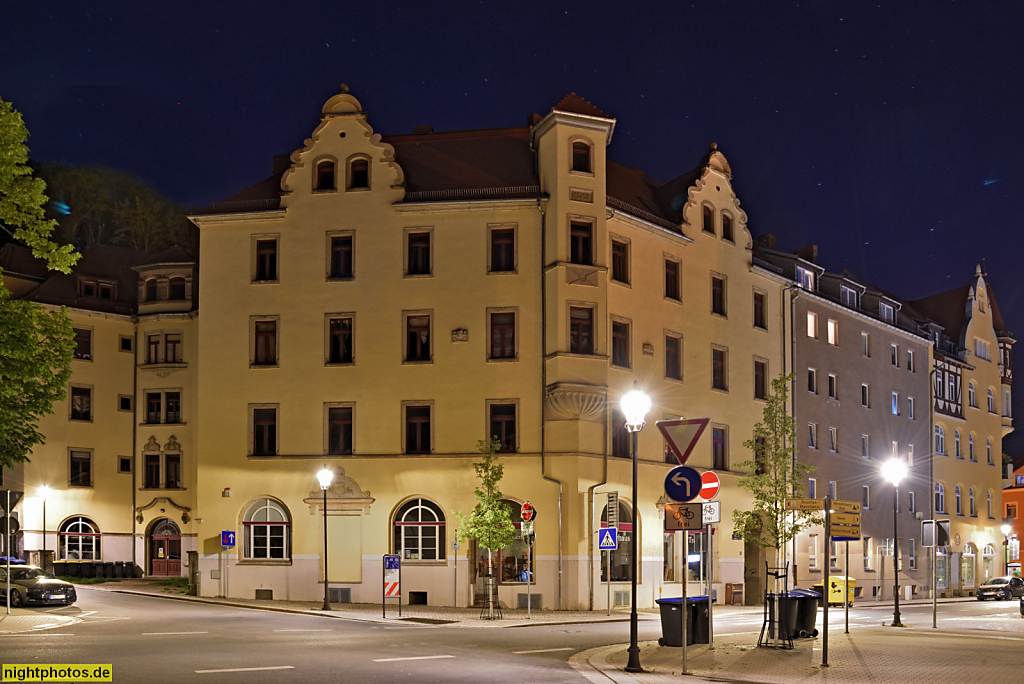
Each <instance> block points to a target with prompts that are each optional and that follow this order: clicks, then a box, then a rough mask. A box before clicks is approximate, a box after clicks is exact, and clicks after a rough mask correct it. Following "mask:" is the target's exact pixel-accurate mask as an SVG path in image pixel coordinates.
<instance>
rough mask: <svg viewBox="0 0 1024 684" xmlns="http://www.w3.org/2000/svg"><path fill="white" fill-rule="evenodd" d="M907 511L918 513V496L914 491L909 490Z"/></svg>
mask: <svg viewBox="0 0 1024 684" xmlns="http://www.w3.org/2000/svg"><path fill="white" fill-rule="evenodd" d="M907 511H909V512H910V513H917V496H916V495H915V494H914V492H907Z"/></svg>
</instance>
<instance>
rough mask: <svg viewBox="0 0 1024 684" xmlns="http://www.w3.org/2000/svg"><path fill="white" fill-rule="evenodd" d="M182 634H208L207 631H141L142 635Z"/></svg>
mask: <svg viewBox="0 0 1024 684" xmlns="http://www.w3.org/2000/svg"><path fill="white" fill-rule="evenodd" d="M184 634H209V632H143V633H142V636H180V635H184Z"/></svg>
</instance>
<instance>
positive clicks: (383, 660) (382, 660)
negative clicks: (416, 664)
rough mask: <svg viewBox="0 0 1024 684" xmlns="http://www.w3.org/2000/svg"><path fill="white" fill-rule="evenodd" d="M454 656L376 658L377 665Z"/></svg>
mask: <svg viewBox="0 0 1024 684" xmlns="http://www.w3.org/2000/svg"><path fill="white" fill-rule="evenodd" d="M454 657H455V656H453V655H436V656H409V657H408V658H374V659H373V662H375V663H397V662H398V661H400V660H437V659H438V658H454Z"/></svg>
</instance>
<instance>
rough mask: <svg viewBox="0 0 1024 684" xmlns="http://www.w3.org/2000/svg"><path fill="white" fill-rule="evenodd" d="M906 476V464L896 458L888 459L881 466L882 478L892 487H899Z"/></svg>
mask: <svg viewBox="0 0 1024 684" xmlns="http://www.w3.org/2000/svg"><path fill="white" fill-rule="evenodd" d="M906 476H907V464H906V463H904V462H903V461H901V460H899V459H898V458H893V459H890V460H889V461H886V462H885V463H884V464H882V477H884V478H885V479H886V480H887V481H888V482H891V483H892V486H893V487H899V486H900V482H902V481H903V478H905V477H906Z"/></svg>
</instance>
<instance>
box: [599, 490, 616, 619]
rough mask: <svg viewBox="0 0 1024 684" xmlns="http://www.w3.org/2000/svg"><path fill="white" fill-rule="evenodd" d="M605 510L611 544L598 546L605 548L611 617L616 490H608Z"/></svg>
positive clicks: (609, 614)
mask: <svg viewBox="0 0 1024 684" xmlns="http://www.w3.org/2000/svg"><path fill="white" fill-rule="evenodd" d="M606 510H607V518H608V528H606V529H609V528H610V529H613V530H615V531H614V532H612V533H611V535H612V539H611V541H610V542H609V543H610V545H611V546H605V545H603V544H599V545H598V546H599V547H600V548H602V549H605V554H604V558H605V567H606V568H608V574H607V575H606V576H605V578H606V579H607V580H608V581H607V582H606V583H605V584H606V589H607V591H608V617H611V615H612V551H614V550H616V549H617V548H619V531H618V528H619V493H618V492H608V508H607V509H606ZM598 536H599V537H600V532H599V533H598Z"/></svg>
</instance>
